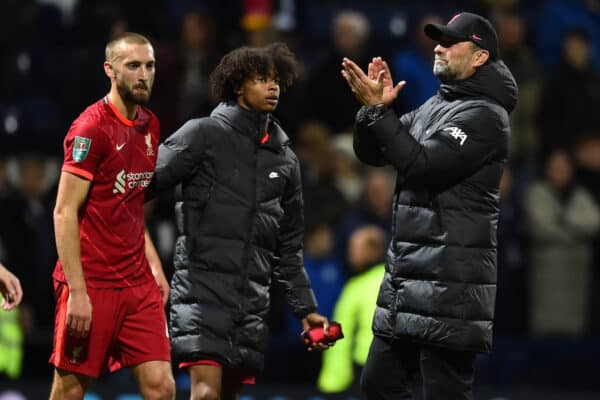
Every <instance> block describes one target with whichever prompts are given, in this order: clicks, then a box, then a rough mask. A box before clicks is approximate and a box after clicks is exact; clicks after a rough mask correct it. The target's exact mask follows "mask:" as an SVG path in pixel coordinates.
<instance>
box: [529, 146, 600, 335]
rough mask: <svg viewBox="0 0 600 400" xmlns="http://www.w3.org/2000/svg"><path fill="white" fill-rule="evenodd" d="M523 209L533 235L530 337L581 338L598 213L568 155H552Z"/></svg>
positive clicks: (557, 151)
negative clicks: (580, 183) (579, 180)
mask: <svg viewBox="0 0 600 400" xmlns="http://www.w3.org/2000/svg"><path fill="white" fill-rule="evenodd" d="M524 208H525V215H526V217H527V225H528V230H529V234H530V235H531V277H530V285H531V294H530V297H531V299H530V300H531V310H530V316H531V319H530V329H531V333H532V334H534V335H536V336H547V335H561V336H580V335H583V334H585V333H586V329H587V322H588V317H589V312H590V310H589V307H588V305H589V301H590V298H589V297H590V295H591V292H590V289H591V285H590V277H591V268H592V265H591V261H592V250H593V249H592V243H593V239H594V235H595V234H597V232H598V229H599V228H600V209H599V207H598V204H597V203H596V201H595V200H594V198H593V197H592V196H591V194H590V193H589V192H588V191H587V190H586V189H585V188H584V187H583V186H581V185H579V184H577V182H576V181H575V180H574V171H573V164H572V161H571V158H570V157H569V155H568V154H567V153H566V152H565V151H563V150H556V151H554V152H552V153H550V155H549V156H548V158H547V159H546V162H545V164H544V165H543V175H542V177H541V178H540V179H539V180H537V181H536V182H534V183H533V184H532V185H531V187H530V188H529V189H528V190H527V193H526V196H525V202H524Z"/></svg>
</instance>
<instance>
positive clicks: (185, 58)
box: [178, 11, 218, 124]
mask: <svg viewBox="0 0 600 400" xmlns="http://www.w3.org/2000/svg"><path fill="white" fill-rule="evenodd" d="M213 35H214V32H213V26H212V23H211V21H210V20H209V18H208V17H207V16H206V15H204V14H201V13H200V12H198V11H190V12H188V13H186V14H185V15H184V16H183V21H182V22H181V38H180V47H179V73H178V76H179V112H178V124H182V123H183V122H185V121H187V120H188V119H190V118H194V117H199V116H202V115H206V114H208V113H209V112H210V110H212V108H213V106H214V102H213V101H212V100H211V96H210V84H209V80H208V77H209V75H210V71H212V69H213V68H214V66H215V65H216V62H217V61H218V59H217V57H216V55H215V53H214V52H215V48H214V40H215V38H214V36H213Z"/></svg>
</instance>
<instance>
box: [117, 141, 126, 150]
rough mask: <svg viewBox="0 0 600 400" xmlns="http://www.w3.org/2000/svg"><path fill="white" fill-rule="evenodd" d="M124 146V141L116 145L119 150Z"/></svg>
mask: <svg viewBox="0 0 600 400" xmlns="http://www.w3.org/2000/svg"><path fill="white" fill-rule="evenodd" d="M123 146H125V143H123V144H118V145H117V151H121V149H122V148H123Z"/></svg>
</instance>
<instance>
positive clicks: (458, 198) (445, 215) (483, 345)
mask: <svg viewBox="0 0 600 400" xmlns="http://www.w3.org/2000/svg"><path fill="white" fill-rule="evenodd" d="M516 98H517V86H516V83H515V81H514V79H513V77H512V74H511V73H510V71H509V70H508V68H506V66H505V65H504V63H502V62H501V61H499V62H496V63H493V62H492V63H490V64H487V65H485V66H484V67H482V68H480V69H479V70H478V71H477V72H476V73H475V74H474V75H473V76H471V77H470V78H468V79H466V80H461V81H456V82H453V83H452V84H442V85H441V87H440V91H439V92H438V94H437V95H435V96H433V97H431V98H430V99H429V100H428V101H427V102H425V103H424V104H423V105H422V106H421V107H419V108H418V109H417V110H415V111H413V112H410V113H408V114H405V115H403V116H402V117H401V118H398V117H397V116H396V114H395V113H394V111H393V110H391V109H390V110H386V109H383V108H382V107H369V108H363V109H361V110H360V111H359V113H358V115H357V124H356V131H355V137H354V139H355V142H354V148H355V151H356V154H357V156H358V157H359V159H361V160H362V161H363V162H366V163H368V164H371V165H376V166H381V165H388V164H391V165H393V166H394V167H395V168H396V169H397V171H398V178H397V183H396V191H395V194H394V206H393V207H394V209H393V219H392V240H391V243H390V246H389V249H388V253H387V260H386V273H385V277H384V280H383V282H382V285H381V289H380V292H379V297H378V299H377V308H376V311H375V317H374V321H373V329H374V333H375V334H376V335H380V336H383V337H388V338H399V337H409V338H412V339H413V340H416V341H420V342H423V343H427V344H432V345H438V346H442V347H447V348H450V349H454V350H465V351H475V352H479V351H489V350H490V349H491V345H492V320H493V318H494V300H495V295H496V229H497V223H498V210H499V191H498V185H499V182H500V177H501V175H502V170H503V166H504V163H505V160H506V157H507V149H508V142H509V138H510V127H509V120H508V113H509V112H510V111H512V109H513V108H514V106H515V104H516Z"/></svg>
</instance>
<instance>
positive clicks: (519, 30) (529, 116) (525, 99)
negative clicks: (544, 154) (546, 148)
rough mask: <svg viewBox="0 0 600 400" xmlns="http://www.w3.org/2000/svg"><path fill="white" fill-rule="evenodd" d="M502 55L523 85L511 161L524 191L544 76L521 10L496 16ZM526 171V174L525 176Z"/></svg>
mask: <svg viewBox="0 0 600 400" xmlns="http://www.w3.org/2000/svg"><path fill="white" fill-rule="evenodd" d="M496 29H497V31H498V40H499V44H500V54H502V60H503V61H504V63H505V64H506V66H507V67H508V68H509V69H510V70H511V71H512V73H513V75H514V77H515V80H516V81H517V85H518V86H519V101H518V102H517V105H516V107H515V109H514V110H513V112H512V113H511V114H510V128H511V136H510V151H509V161H508V162H509V164H510V166H511V168H512V171H513V174H514V175H515V176H513V179H514V180H515V182H514V183H515V185H516V186H517V187H516V190H520V191H521V192H522V187H521V186H522V184H521V178H523V180H527V179H530V178H531V175H532V174H533V170H534V168H533V164H534V161H533V158H534V157H535V156H536V154H537V132H536V124H535V113H536V112H537V109H538V104H539V100H540V97H539V96H540V86H541V82H540V75H541V71H540V69H539V67H538V65H537V62H536V59H535V57H534V55H533V52H532V51H531V49H530V48H529V46H528V45H527V43H526V41H525V39H526V37H527V26H526V21H525V19H524V18H523V17H522V16H521V15H519V14H517V13H502V14H499V15H498V16H497V18H496ZM522 174H524V175H523V177H522V176H521V175H522Z"/></svg>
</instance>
